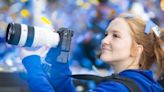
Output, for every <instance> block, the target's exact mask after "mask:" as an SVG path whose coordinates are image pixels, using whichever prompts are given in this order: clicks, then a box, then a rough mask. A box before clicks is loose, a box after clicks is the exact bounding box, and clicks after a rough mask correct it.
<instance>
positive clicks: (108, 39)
mask: <svg viewBox="0 0 164 92" xmlns="http://www.w3.org/2000/svg"><path fill="white" fill-rule="evenodd" d="M111 40H112V37H111V36H110V35H108V36H105V38H104V39H102V44H110V43H111Z"/></svg>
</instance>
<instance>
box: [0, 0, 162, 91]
mask: <svg viewBox="0 0 164 92" xmlns="http://www.w3.org/2000/svg"><path fill="white" fill-rule="evenodd" d="M122 12H131V13H134V14H137V15H138V16H141V17H142V18H143V19H145V20H147V19H152V20H153V21H154V22H155V23H156V24H158V25H159V26H160V27H162V28H164V18H163V16H164V0H0V92H29V89H28V87H27V84H26V82H25V79H26V74H25V69H24V67H23V65H22V64H21V59H20V50H21V49H20V47H18V46H12V45H9V44H7V43H6V42H5V30H6V28H5V26H6V24H8V23H10V22H16V23H22V24H27V25H33V26H40V27H47V28H54V29H55V30H57V29H59V28H60V27H67V28H70V29H72V30H73V31H74V36H73V38H72V44H71V53H70V59H69V62H70V65H71V70H72V72H73V74H76V73H78V74H79V73H90V74H97V75H102V74H103V75H109V74H111V73H112V70H110V66H107V65H106V64H105V63H103V62H102V61H101V60H100V59H99V58H98V57H99V53H100V46H101V45H100V44H101V39H102V38H103V37H104V33H105V29H106V27H107V25H108V24H109V23H110V21H111V20H112V19H113V18H114V17H116V16H118V15H119V14H120V13H122ZM87 85H88V86H90V87H92V86H93V85H92V84H87ZM77 90H78V91H79V92H83V90H84V88H83V87H81V86H78V85H77Z"/></svg>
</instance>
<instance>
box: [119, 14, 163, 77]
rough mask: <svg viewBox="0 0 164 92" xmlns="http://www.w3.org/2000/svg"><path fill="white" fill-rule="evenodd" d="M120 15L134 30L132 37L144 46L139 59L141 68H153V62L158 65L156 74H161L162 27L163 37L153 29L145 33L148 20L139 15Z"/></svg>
mask: <svg viewBox="0 0 164 92" xmlns="http://www.w3.org/2000/svg"><path fill="white" fill-rule="evenodd" d="M119 17H121V18H123V19H125V21H126V22H127V23H128V25H129V26H130V28H131V30H132V32H131V33H132V34H131V35H132V38H133V40H134V41H135V42H136V43H137V44H140V45H142V46H143V52H142V55H141V58H140V60H139V66H140V69H151V68H152V65H153V64H156V65H157V72H156V75H157V76H159V75H161V74H162V73H163V72H164V50H163V48H162V45H163V46H164V30H163V29H160V31H161V37H157V36H156V35H155V33H154V32H153V31H152V29H151V32H150V33H149V34H148V35H147V34H145V32H144V30H145V26H146V22H145V21H144V20H142V19H141V18H140V17H137V16H129V14H128V15H127V14H121V15H120V16H119Z"/></svg>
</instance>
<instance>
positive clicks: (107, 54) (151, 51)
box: [22, 14, 164, 92]
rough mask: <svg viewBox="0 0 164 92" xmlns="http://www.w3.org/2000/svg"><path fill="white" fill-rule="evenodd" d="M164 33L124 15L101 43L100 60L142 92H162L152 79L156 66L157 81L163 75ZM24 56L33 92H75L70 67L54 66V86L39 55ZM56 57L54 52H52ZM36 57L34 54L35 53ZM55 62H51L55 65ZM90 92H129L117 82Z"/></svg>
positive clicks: (137, 19)
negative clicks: (131, 81) (134, 84)
mask: <svg viewBox="0 0 164 92" xmlns="http://www.w3.org/2000/svg"><path fill="white" fill-rule="evenodd" d="M163 43H164V31H163V30H162V29H158V27H157V26H156V25H155V24H153V23H152V22H151V21H148V22H145V21H143V20H142V19H141V18H139V17H135V16H129V15H127V14H122V15H120V16H118V17H117V18H115V19H114V20H113V21H112V22H111V23H110V25H109V26H108V28H107V30H106V36H105V38H104V39H103V40H102V52H101V56H100V58H101V59H102V60H103V61H104V62H106V63H108V64H110V65H111V66H112V68H113V70H114V71H115V73H117V74H119V75H120V76H124V77H126V78H129V79H132V80H133V81H134V82H135V83H136V84H137V85H138V86H139V88H140V89H141V91H142V92H163V91H164V90H163V88H162V87H161V86H160V85H159V84H158V83H157V82H156V81H155V79H153V74H152V71H151V70H150V69H151V68H152V67H153V66H155V67H157V69H156V77H158V76H159V75H160V74H162V73H163V71H164V51H163V48H162V45H163ZM29 53H30V52H28V54H23V55H22V57H23V58H24V57H25V58H24V59H23V64H24V66H25V68H26V69H27V72H28V75H29V77H28V83H29V86H30V88H31V90H32V91H33V92H54V91H56V92H75V88H74V85H73V83H72V80H71V78H70V77H68V76H66V75H70V74H71V72H70V70H69V65H68V63H60V62H55V61H54V63H53V65H52V69H51V75H50V76H51V77H50V80H51V83H50V82H49V81H48V79H47V77H46V74H45V73H44V72H43V70H42V68H41V63H40V57H39V56H38V55H32V54H31V53H30V54H29ZM53 53H55V52H53ZM33 54H34V53H33ZM53 60H54V59H52V61H53ZM89 92H130V90H129V89H128V87H127V86H126V85H124V84H122V83H120V82H118V81H105V82H101V83H99V84H98V85H97V86H96V88H95V89H91V90H89Z"/></svg>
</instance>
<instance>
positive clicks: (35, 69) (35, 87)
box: [22, 55, 55, 92]
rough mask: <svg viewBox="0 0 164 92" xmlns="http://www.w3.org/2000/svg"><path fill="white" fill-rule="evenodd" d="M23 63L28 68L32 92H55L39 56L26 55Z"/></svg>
mask: <svg viewBox="0 0 164 92" xmlns="http://www.w3.org/2000/svg"><path fill="white" fill-rule="evenodd" d="M22 63H23V65H24V66H25V68H26V70H27V82H28V85H29V88H30V89H31V91H32V92H55V91H54V89H53V87H52V86H51V84H50V83H49V81H48V80H47V77H46V74H45V73H44V72H43V70H42V67H41V62H40V57H39V56H37V55H31V56H28V57H25V58H24V59H23V61H22Z"/></svg>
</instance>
